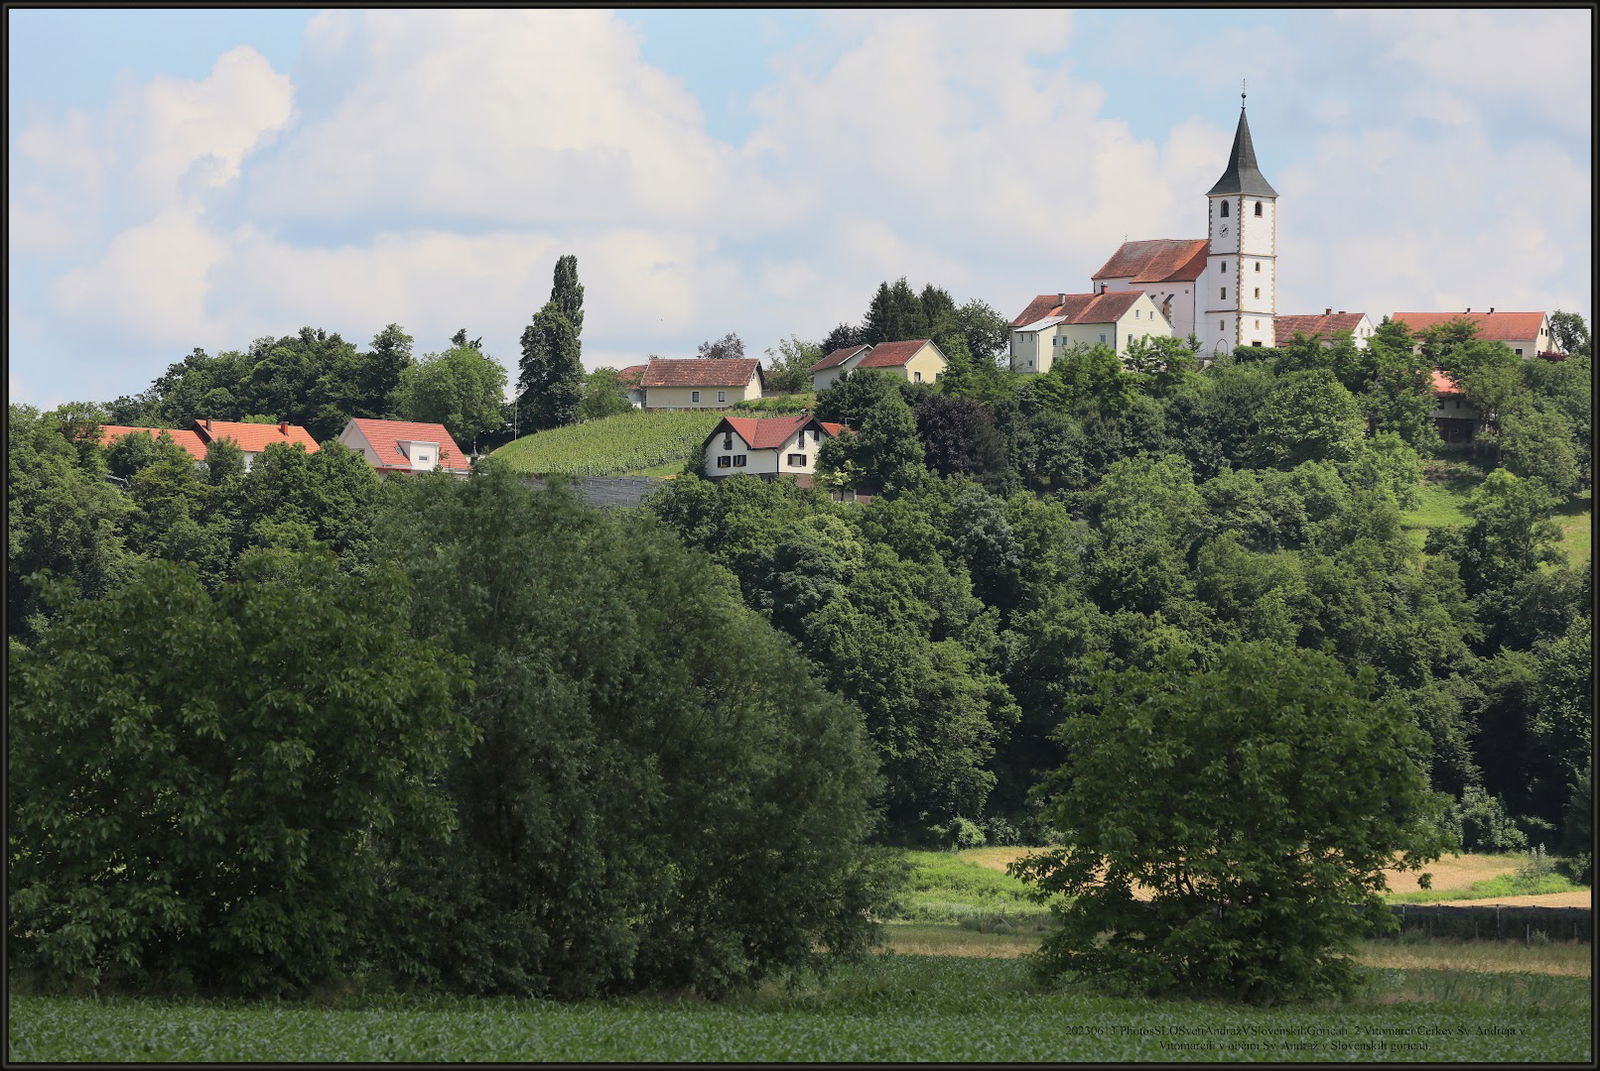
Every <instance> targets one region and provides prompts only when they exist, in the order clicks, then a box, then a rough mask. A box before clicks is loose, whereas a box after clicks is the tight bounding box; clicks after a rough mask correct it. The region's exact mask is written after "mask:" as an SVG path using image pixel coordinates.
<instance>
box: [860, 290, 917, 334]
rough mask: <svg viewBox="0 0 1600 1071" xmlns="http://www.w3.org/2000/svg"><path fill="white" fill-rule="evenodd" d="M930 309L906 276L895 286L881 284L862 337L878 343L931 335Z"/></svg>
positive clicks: (873, 300) (868, 309)
mask: <svg viewBox="0 0 1600 1071" xmlns="http://www.w3.org/2000/svg"><path fill="white" fill-rule="evenodd" d="M928 327H929V324H928V313H927V309H926V308H925V307H924V306H923V303H922V300H921V299H920V298H918V297H917V294H916V291H914V290H912V289H911V287H910V285H909V284H907V282H906V280H905V276H901V277H900V278H899V279H896V280H895V282H894V285H893V286H890V285H889V284H888V283H886V282H885V283H880V284H878V292H877V293H876V294H874V295H873V298H872V303H871V305H869V306H868V308H867V318H866V322H865V323H863V324H862V341H863V342H866V343H869V344H871V345H873V346H876V345H877V344H878V343H880V342H903V341H906V340H908V339H913V338H927V337H928Z"/></svg>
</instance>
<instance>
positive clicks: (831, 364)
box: [811, 346, 872, 372]
mask: <svg viewBox="0 0 1600 1071" xmlns="http://www.w3.org/2000/svg"><path fill="white" fill-rule="evenodd" d="M871 348H872V347H871V346H845V347H844V348H842V349H837V350H834V351H833V352H832V353H830V354H828V355H827V356H826V357H824V358H822V360H820V361H818V362H817V363H816V364H814V365H812V366H811V371H812V372H821V371H823V370H824V369H827V368H837V367H838V366H839V365H841V364H844V363H845V362H846V361H848V360H849V359H850V358H852V357H854V356H855V355H856V354H858V353H860V352H861V351H862V350H870V349H871Z"/></svg>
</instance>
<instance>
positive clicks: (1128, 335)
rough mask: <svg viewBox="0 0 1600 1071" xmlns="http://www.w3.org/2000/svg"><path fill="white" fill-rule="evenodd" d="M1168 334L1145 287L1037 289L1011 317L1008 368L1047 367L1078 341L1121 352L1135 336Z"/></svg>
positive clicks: (1041, 369)
mask: <svg viewBox="0 0 1600 1071" xmlns="http://www.w3.org/2000/svg"><path fill="white" fill-rule="evenodd" d="M1171 334H1172V325H1171V323H1169V322H1168V320H1167V318H1166V316H1165V315H1163V314H1162V312H1161V310H1160V309H1159V308H1157V307H1156V303H1155V302H1154V301H1152V300H1151V298H1150V295H1149V294H1148V293H1146V292H1145V291H1143V290H1112V291H1108V292H1106V293H1103V294H1102V293H1095V294H1040V295H1039V296H1038V297H1036V298H1034V299H1033V300H1032V301H1030V302H1029V303H1028V307H1027V308H1025V309H1023V310H1022V312H1021V313H1019V314H1018V315H1017V317H1016V318H1015V319H1013V320H1012V321H1011V370H1012V371H1013V372H1048V371H1050V366H1051V365H1053V364H1055V362H1056V359H1057V358H1059V357H1060V356H1061V354H1062V353H1063V352H1065V351H1066V350H1068V349H1070V348H1072V347H1073V346H1075V345H1078V344H1080V343H1081V344H1083V345H1089V346H1094V345H1105V346H1110V347H1111V348H1112V349H1113V350H1115V351H1116V352H1117V353H1118V354H1119V355H1120V354H1125V353H1127V352H1128V343H1129V342H1131V341H1133V340H1134V339H1136V338H1142V337H1144V336H1146V335H1156V336H1158V337H1169V336H1171Z"/></svg>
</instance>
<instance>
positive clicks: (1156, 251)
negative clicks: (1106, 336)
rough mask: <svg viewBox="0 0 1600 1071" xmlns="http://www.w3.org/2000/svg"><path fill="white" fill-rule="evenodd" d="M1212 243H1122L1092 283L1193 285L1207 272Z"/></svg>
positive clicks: (1191, 240)
mask: <svg viewBox="0 0 1600 1071" xmlns="http://www.w3.org/2000/svg"><path fill="white" fill-rule="evenodd" d="M1210 246H1211V243H1210V242H1208V241H1206V239H1204V238H1153V239H1150V240H1149V241H1143V242H1123V243H1122V246H1121V248H1119V249H1118V250H1117V251H1116V252H1115V253H1113V254H1111V259H1110V260H1108V261H1106V263H1105V266H1104V267H1103V268H1101V269H1100V270H1099V271H1097V272H1095V273H1094V274H1093V275H1091V276H1090V278H1091V279H1129V280H1131V281H1132V282H1135V283H1173V282H1178V283H1182V282H1192V281H1194V280H1195V279H1198V278H1200V273H1201V272H1203V271H1205V270H1206V254H1207V252H1208V251H1209V250H1210Z"/></svg>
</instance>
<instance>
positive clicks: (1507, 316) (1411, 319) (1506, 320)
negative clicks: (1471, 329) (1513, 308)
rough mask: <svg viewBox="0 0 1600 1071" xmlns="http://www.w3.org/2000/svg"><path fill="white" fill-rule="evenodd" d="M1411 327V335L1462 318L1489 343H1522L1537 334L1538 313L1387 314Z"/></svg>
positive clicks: (1539, 319) (1537, 335)
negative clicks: (1475, 328)
mask: <svg viewBox="0 0 1600 1071" xmlns="http://www.w3.org/2000/svg"><path fill="white" fill-rule="evenodd" d="M1389 319H1391V320H1398V321H1400V322H1401V323H1403V324H1405V325H1406V326H1407V327H1409V328H1411V333H1412V334H1413V335H1417V334H1421V333H1422V332H1424V331H1426V330H1427V329H1428V328H1430V327H1438V326H1439V325H1440V324H1444V323H1449V322H1450V321H1451V320H1466V321H1468V322H1470V323H1471V324H1473V326H1475V327H1477V329H1478V337H1479V338H1484V339H1488V340H1489V341H1491V342H1526V341H1528V340H1530V339H1537V338H1538V337H1539V325H1540V324H1542V323H1544V313H1542V312H1397V313H1395V314H1394V315H1392V316H1390V317H1389Z"/></svg>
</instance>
